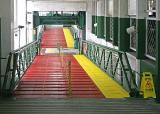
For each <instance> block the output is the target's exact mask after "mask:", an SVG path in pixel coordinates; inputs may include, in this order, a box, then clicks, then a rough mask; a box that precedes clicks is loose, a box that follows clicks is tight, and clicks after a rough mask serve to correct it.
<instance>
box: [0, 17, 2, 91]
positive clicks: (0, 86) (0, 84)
mask: <svg viewBox="0 0 160 114" xmlns="http://www.w3.org/2000/svg"><path fill="white" fill-rule="evenodd" d="M1 49H2V48H1V18H0V89H1V88H2V83H1V81H2V77H1V76H2V73H1V59H2V57H1Z"/></svg>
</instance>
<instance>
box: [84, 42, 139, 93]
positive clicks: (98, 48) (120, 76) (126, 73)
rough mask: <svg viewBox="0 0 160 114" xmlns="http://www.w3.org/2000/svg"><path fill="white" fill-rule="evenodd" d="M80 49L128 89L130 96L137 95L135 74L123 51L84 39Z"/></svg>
mask: <svg viewBox="0 0 160 114" xmlns="http://www.w3.org/2000/svg"><path fill="white" fill-rule="evenodd" d="M81 50H82V52H81V53H83V54H84V55H85V56H87V57H88V58H89V59H90V60H91V61H92V62H94V63H95V64H96V65H97V66H98V67H100V68H101V69H102V70H104V71H105V72H106V73H108V74H109V75H110V76H111V77H112V78H113V79H114V80H116V81H117V82H118V83H119V84H120V85H121V86H123V87H124V88H125V89H126V90H127V91H129V92H130V95H131V96H138V95H139V87H138V84H137V83H136V80H135V74H134V72H133V71H132V69H131V66H130V63H129V60H128V57H127V55H126V53H125V52H122V51H119V50H117V49H113V48H109V47H106V46H103V45H100V44H97V43H94V42H90V41H84V40H82V41H81Z"/></svg>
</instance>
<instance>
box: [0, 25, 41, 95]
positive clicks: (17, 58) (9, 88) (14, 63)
mask: <svg viewBox="0 0 160 114" xmlns="http://www.w3.org/2000/svg"><path fill="white" fill-rule="evenodd" d="M42 32H43V27H42V29H41V31H40V33H39V35H38V36H39V38H38V39H37V40H36V41H33V42H31V43H29V44H27V45H25V46H23V47H21V48H19V49H17V50H14V51H12V52H10V53H9V56H8V62H7V67H6V71H5V75H4V78H3V83H2V88H1V93H2V94H3V95H5V96H6V95H11V94H12V92H13V91H14V89H15V88H16V86H17V85H18V84H19V82H20V80H21V78H22V77H23V75H24V73H25V72H26V70H27V69H28V67H29V66H30V64H31V63H32V62H33V60H34V58H35V57H36V55H38V54H39V53H40V42H41V37H42Z"/></svg>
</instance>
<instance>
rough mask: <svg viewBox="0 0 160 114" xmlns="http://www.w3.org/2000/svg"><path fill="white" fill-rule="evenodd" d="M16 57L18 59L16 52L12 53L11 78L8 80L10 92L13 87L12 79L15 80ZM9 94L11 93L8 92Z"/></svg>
mask: <svg viewBox="0 0 160 114" xmlns="http://www.w3.org/2000/svg"><path fill="white" fill-rule="evenodd" d="M17 59H18V54H17V53H14V55H13V71H12V78H11V81H10V87H9V92H12V90H13V89H14V85H15V84H14V81H15V76H16V75H15V73H16V69H17ZM10 94H11V93H10Z"/></svg>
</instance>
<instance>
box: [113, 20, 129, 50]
mask: <svg viewBox="0 0 160 114" xmlns="http://www.w3.org/2000/svg"><path fill="white" fill-rule="evenodd" d="M118 23H119V26H118V46H119V50H121V51H124V52H126V51H128V50H129V47H130V36H129V34H127V32H126V28H128V27H129V26H130V19H129V18H119V19H118ZM115 33H116V32H115Z"/></svg>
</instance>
